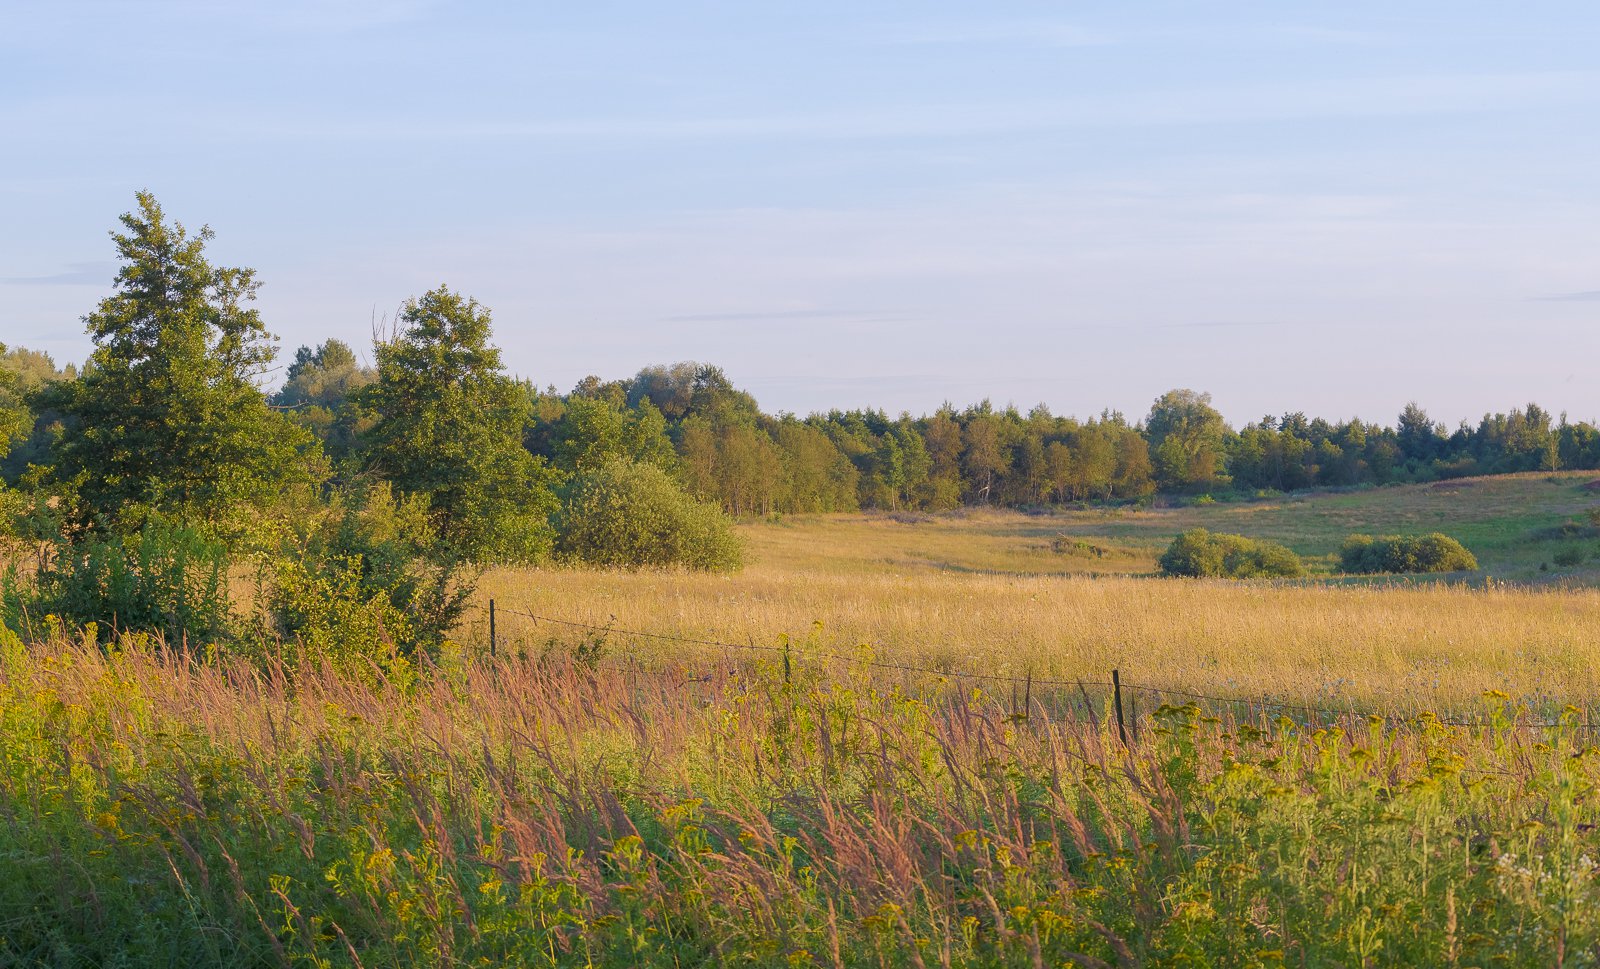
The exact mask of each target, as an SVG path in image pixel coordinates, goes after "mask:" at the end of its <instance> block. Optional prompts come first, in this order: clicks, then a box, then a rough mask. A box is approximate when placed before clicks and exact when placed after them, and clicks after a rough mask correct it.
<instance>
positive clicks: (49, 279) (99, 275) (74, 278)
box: [0, 262, 116, 286]
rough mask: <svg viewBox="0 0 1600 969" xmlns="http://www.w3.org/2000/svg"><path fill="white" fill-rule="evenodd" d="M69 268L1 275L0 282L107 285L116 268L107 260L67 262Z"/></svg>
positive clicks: (50, 284) (25, 284) (29, 284)
mask: <svg viewBox="0 0 1600 969" xmlns="http://www.w3.org/2000/svg"><path fill="white" fill-rule="evenodd" d="M68 265H69V266H71V267H72V268H71V269H68V270H67V271H66V272H64V273H51V274H50V275H47V276H3V277H0V283H4V284H6V285H7V286H94V285H109V284H110V282H111V279H112V277H113V276H115V275H116V268H115V267H114V266H112V264H111V263H109V262H74V263H68Z"/></svg>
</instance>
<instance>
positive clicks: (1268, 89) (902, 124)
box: [0, 71, 1600, 143]
mask: <svg viewBox="0 0 1600 969" xmlns="http://www.w3.org/2000/svg"><path fill="white" fill-rule="evenodd" d="M1597 101H1600V71H1524V72H1514V73H1489V74H1425V75H1394V76H1383V77H1358V78H1342V79H1335V80H1319V81H1305V82H1300V83H1281V84H1273V85H1271V86H1260V85H1236V86H1214V87H1208V88H1188V89H1183V90H1160V91H1138V92H1120V93H1113V94H1093V93H1084V94H1079V95H1073V96H1068V97H1062V98H1055V99H1049V100H1019V101H1003V102H981V101H972V102H945V103H922V104H898V105H878V106H869V107H863V108H860V109H854V110H845V111H835V112H826V113H794V114H777V113H774V114H763V115H728V116H720V117H719V116H698V117H696V116H677V117H672V116H641V117H569V118H543V119H498V118H479V119H464V120H460V121H446V122H443V123H433V124H428V125H418V124H416V123H415V122H414V121H413V120H404V121H402V120H401V119H398V118H396V119H389V120H385V119H381V118H374V117H370V116H368V117H363V118H360V119H354V118H334V117H322V118H311V119H308V118H305V117H303V116H295V117H293V118H292V119H290V118H282V119H279V120H272V119H268V118H262V117H259V116H252V117H250V118H249V119H248V120H237V119H222V120H220V121H219V122H218V130H219V132H221V133H225V134H227V135H228V136H230V137H235V138H245V139H251V140H267V141H279V140H283V139H291V138H293V139H301V140H315V141H318V142H321V143H329V142H341V141H343V142H367V141H389V140H404V141H411V140H413V139H416V138H419V137H426V138H432V139H436V140H448V139H468V138H477V139H495V140H501V141H508V140H511V141H514V140H520V139H529V140H540V139H566V140H571V139H584V140H585V141H587V142H591V143H592V142H595V141H600V140H627V141H633V140H639V139H657V140H709V139H735V140H737V139H803V140H850V139H894V138H938V137H951V138H953V137H967V138H971V137H983V136H1003V135H1012V134H1020V133H1027V132H1040V131H1051V130H1069V129H1074V128H1123V127H1163V126H1202V125H1232V124H1271V123H1278V122H1285V121H1310V120H1339V119H1387V118H1410V117H1431V116H1440V115H1451V114H1486V113H1494V112H1506V111H1525V110H1528V109H1530V108H1535V107H1546V106H1558V105H1565V106H1580V105H1587V104H1593V103H1595V102H1597ZM11 114H12V116H22V115H20V112H19V110H18V109H16V108H14V109H13V111H12V112H11ZM9 120H10V119H9V118H8V117H6V116H5V115H0V121H9Z"/></svg>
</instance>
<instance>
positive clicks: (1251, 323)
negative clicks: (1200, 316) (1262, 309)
mask: <svg viewBox="0 0 1600 969" xmlns="http://www.w3.org/2000/svg"><path fill="white" fill-rule="evenodd" d="M1288 325H1289V324H1287V323H1279V322H1269V321H1264V320H1201V321H1197V322H1194V323H1158V324H1156V329H1158V330H1175V329H1189V328H1197V327H1204V328H1232V327H1255V326H1288Z"/></svg>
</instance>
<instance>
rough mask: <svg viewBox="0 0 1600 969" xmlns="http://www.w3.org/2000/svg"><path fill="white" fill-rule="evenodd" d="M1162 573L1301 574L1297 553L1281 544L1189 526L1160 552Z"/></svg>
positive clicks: (1212, 575) (1223, 575)
mask: <svg viewBox="0 0 1600 969" xmlns="http://www.w3.org/2000/svg"><path fill="white" fill-rule="evenodd" d="M1161 571H1162V572H1163V573H1164V574H1166V575H1179V576H1193V577H1196V578H1206V577H1209V578H1226V579H1255V578H1293V577H1295V576H1299V575H1304V574H1305V566H1304V565H1302V564H1301V562H1300V556H1298V555H1296V554H1295V553H1294V552H1292V551H1290V550H1289V549H1287V548H1284V547H1283V546H1282V545H1278V544H1276V543H1274V542H1263V541H1257V540H1255V539H1251V538H1246V537H1245V536H1243V535H1227V534H1221V533H1214V532H1208V531H1206V530H1205V529H1204V528H1193V529H1190V530H1189V531H1186V532H1184V533H1183V534H1181V535H1179V536H1178V537H1177V538H1175V539H1173V540H1172V544H1171V545H1169V546H1168V547H1167V550H1166V552H1164V553H1163V554H1162V556H1161Z"/></svg>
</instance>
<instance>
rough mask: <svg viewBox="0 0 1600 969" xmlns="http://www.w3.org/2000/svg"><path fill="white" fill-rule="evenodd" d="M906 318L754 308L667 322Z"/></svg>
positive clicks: (668, 318)
mask: <svg viewBox="0 0 1600 969" xmlns="http://www.w3.org/2000/svg"><path fill="white" fill-rule="evenodd" d="M902 319H903V317H899V316H891V315H885V314H882V313H876V312H870V311H862V310H753V311H747V312H736V313H680V314H677V315H674V316H664V317H662V318H661V321H662V322H663V323H764V322H773V323H784V322H800V321H807V320H809V321H813V322H817V323H826V322H845V323H893V322H899V321H901V320H902Z"/></svg>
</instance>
